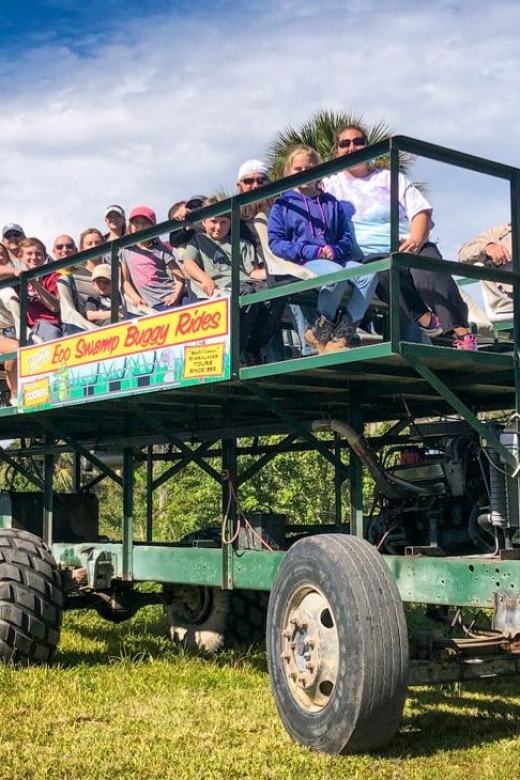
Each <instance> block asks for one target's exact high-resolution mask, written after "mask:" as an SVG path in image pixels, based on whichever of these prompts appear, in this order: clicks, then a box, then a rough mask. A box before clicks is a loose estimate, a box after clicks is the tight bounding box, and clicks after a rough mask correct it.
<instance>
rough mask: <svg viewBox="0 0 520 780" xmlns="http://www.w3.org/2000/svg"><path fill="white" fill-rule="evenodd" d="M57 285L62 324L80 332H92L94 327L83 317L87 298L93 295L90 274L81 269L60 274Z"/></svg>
mask: <svg viewBox="0 0 520 780" xmlns="http://www.w3.org/2000/svg"><path fill="white" fill-rule="evenodd" d="M57 284H58V295H59V297H60V314H61V320H62V322H63V323H64V324H65V325H75V326H76V327H77V328H81V329H82V330H94V328H95V327H96V325H95V324H94V323H93V322H89V321H88V320H87V319H86V318H85V316H84V315H85V304H86V302H87V298H88V296H89V295H92V293H93V290H92V283H91V280H90V273H89V272H88V271H87V270H86V269H83V268H81V269H77V270H74V271H71V272H70V273H67V274H61V275H60V277H59V279H58V283H57Z"/></svg>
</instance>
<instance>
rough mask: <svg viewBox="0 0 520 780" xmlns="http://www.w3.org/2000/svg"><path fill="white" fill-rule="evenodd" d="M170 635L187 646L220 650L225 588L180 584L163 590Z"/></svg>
mask: <svg viewBox="0 0 520 780" xmlns="http://www.w3.org/2000/svg"><path fill="white" fill-rule="evenodd" d="M166 600H167V603H166V607H165V613H166V620H167V623H168V633H169V636H170V639H171V640H172V641H173V642H174V643H175V644H177V645H181V646H182V647H184V648H186V649H190V650H205V651H206V652H208V653H216V652H218V650H222V648H223V647H224V642H225V632H226V626H227V619H228V614H229V591H225V590H220V589H219V588H210V587H208V586H204V585H201V586H197V585H184V586H180V587H178V588H174V589H173V590H171V591H169V592H168V591H167V593H166Z"/></svg>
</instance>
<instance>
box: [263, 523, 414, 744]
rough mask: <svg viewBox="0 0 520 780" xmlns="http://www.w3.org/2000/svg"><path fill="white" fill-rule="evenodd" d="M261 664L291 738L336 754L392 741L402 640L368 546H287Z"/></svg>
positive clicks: (404, 659) (397, 611) (402, 686)
mask: <svg viewBox="0 0 520 780" xmlns="http://www.w3.org/2000/svg"><path fill="white" fill-rule="evenodd" d="M267 661H268V668H269V675H270V679H271V687H272V691H273V696H274V698H275V702H276V706H277V709H278V713H279V715H280V718H281V720H282V721H283V723H284V726H285V728H286V729H287V731H288V733H289V734H290V735H291V737H292V738H293V739H294V740H295V741H296V742H299V743H301V744H303V745H307V746H308V747H310V748H312V749H314V750H319V751H323V752H325V753H333V754H338V753H356V752H365V751H370V750H377V749H380V748H382V747H384V746H385V745H386V744H387V743H388V742H389V741H390V740H391V739H392V737H393V736H394V734H395V733H396V731H397V729H398V728H399V723H400V720H401V715H402V710H403V705H404V701H405V697H406V676H407V666H408V636H407V627H406V618H405V615H404V609H403V605H402V602H401V599H400V597H399V592H398V590H397V586H396V583H395V580H394V579H393V577H392V576H391V574H390V572H389V570H388V568H387V566H386V564H385V562H384V560H383V558H382V557H381V555H380V554H379V553H378V552H377V551H376V549H375V548H374V547H372V546H371V545H370V544H368V542H366V541H364V540H362V539H358V538H356V537H353V536H346V535H341V534H323V535H317V536H313V537H309V538H307V539H302V540H300V541H298V542H296V543H295V544H294V545H293V546H292V547H291V549H290V550H289V551H288V553H287V555H286V556H285V558H284V560H283V561H282V563H281V565H280V567H279V569H278V572H277V575H276V578H275V582H274V585H273V589H272V591H271V596H270V599H269V610H268V615H267Z"/></svg>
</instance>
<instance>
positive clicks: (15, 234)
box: [2, 222, 25, 259]
mask: <svg viewBox="0 0 520 780" xmlns="http://www.w3.org/2000/svg"><path fill="white" fill-rule="evenodd" d="M22 238H25V233H24V230H23V228H22V227H21V225H18V224H16V223H15V222H10V223H9V224H8V225H4V226H3V228H2V244H3V245H4V246H5V248H6V249H7V251H8V252H9V254H10V256H11V259H13V258H15V257H18V253H19V251H20V247H19V244H20V241H21V240H22Z"/></svg>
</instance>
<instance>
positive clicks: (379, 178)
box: [323, 168, 433, 255]
mask: <svg viewBox="0 0 520 780" xmlns="http://www.w3.org/2000/svg"><path fill="white" fill-rule="evenodd" d="M323 189H324V190H325V192H330V193H331V195H334V196H335V197H336V198H337V199H338V200H340V201H346V202H347V206H346V210H347V216H348V218H349V219H350V220H351V222H352V224H353V225H354V230H355V233H356V241H357V244H358V246H359V247H360V249H361V251H362V252H363V254H364V255H368V254H372V253H373V252H389V251H390V171H388V170H386V169H382V168H375V169H374V170H373V171H370V173H369V174H368V175H367V176H364V177H362V178H361V177H356V176H351V175H349V174H348V173H345V172H344V171H341V172H340V173H335V174H334V175H333V176H327V177H325V178H324V179H323ZM420 211H429V212H430V213H431V211H432V207H431V206H430V204H429V203H428V201H427V200H426V198H425V197H424V196H423V195H421V193H420V192H419V190H418V189H417V187H415V186H414V185H413V184H412V183H411V182H410V181H408V179H407V178H406V177H405V176H403V174H402V173H400V174H399V238H400V239H403V238H407V237H408V236H409V235H410V221H411V220H412V219H413V217H414V216H415V215H416V214H418V213H419V212H420ZM432 227H433V222H432V221H431V219H430V230H431V229H432Z"/></svg>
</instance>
